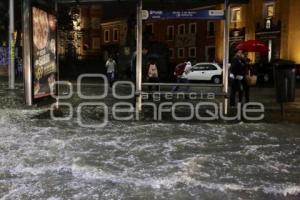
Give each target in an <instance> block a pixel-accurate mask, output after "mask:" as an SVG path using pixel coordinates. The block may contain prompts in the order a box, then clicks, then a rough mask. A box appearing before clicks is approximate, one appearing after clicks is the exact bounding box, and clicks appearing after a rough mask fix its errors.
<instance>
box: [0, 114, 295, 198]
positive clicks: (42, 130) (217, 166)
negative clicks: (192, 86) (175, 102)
mask: <svg viewBox="0 0 300 200" xmlns="http://www.w3.org/2000/svg"><path fill="white" fill-rule="evenodd" d="M38 112H42V111H32V110H20V109H18V110H13V109H1V110H0V116H1V117H0V126H1V129H0V150H1V154H0V161H1V162H0V197H1V199H12V200H16V199H51V200H56V199H57V200H58V199H222V200H223V199H299V198H300V156H299V155H300V131H299V130H300V126H299V125H295V124H245V123H237V124H204V123H202V124H184V123H182V124H180V123H155V124H150V123H146V122H127V123H124V122H116V121H114V122H110V123H109V124H108V126H107V127H105V128H103V129H87V128H81V127H79V126H78V125H77V123H76V121H75V120H71V121H67V122H57V121H52V120H50V119H36V118H35V117H34V116H35V115H36V114H37V113H38Z"/></svg>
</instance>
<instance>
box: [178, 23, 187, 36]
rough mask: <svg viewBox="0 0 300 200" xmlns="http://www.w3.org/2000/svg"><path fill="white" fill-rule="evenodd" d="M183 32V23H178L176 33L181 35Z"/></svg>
mask: <svg viewBox="0 0 300 200" xmlns="http://www.w3.org/2000/svg"><path fill="white" fill-rule="evenodd" d="M183 34H185V25H184V24H180V25H178V35H183Z"/></svg>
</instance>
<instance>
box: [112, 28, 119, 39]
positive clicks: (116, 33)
mask: <svg viewBox="0 0 300 200" xmlns="http://www.w3.org/2000/svg"><path fill="white" fill-rule="evenodd" d="M119 33H120V31H119V29H117V28H115V29H114V32H113V38H114V42H118V41H119Z"/></svg>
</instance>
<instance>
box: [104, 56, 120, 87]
mask: <svg viewBox="0 0 300 200" xmlns="http://www.w3.org/2000/svg"><path fill="white" fill-rule="evenodd" d="M116 66H117V63H116V61H115V60H114V59H113V58H112V57H109V58H108V60H107V61H106V64H105V67H106V74H107V78H108V81H109V85H110V87H112V84H113V82H114V80H115V71H116Z"/></svg>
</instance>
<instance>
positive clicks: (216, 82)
mask: <svg viewBox="0 0 300 200" xmlns="http://www.w3.org/2000/svg"><path fill="white" fill-rule="evenodd" d="M212 81H213V83H215V84H220V83H221V78H220V77H218V76H214V77H213V78H212Z"/></svg>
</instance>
